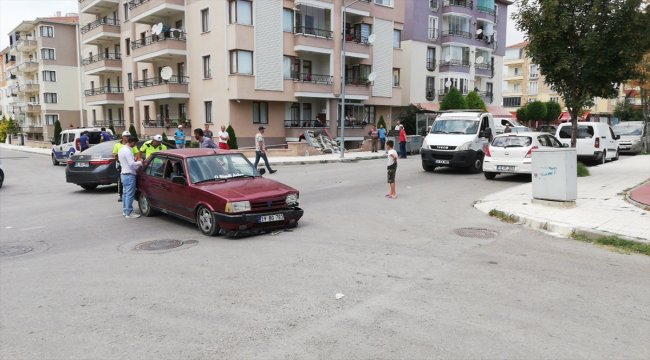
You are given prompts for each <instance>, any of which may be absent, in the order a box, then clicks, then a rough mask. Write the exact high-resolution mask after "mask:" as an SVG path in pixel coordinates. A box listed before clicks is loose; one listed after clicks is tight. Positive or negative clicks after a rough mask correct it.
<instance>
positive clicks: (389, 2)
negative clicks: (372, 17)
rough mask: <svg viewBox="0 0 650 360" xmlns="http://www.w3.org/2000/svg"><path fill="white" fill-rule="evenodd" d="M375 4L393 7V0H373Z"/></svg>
mask: <svg viewBox="0 0 650 360" xmlns="http://www.w3.org/2000/svg"><path fill="white" fill-rule="evenodd" d="M375 4H377V5H383V6H390V7H393V0H375Z"/></svg>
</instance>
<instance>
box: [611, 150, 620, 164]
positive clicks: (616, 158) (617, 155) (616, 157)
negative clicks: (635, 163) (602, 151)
mask: <svg viewBox="0 0 650 360" xmlns="http://www.w3.org/2000/svg"><path fill="white" fill-rule="evenodd" d="M618 158H619V153H618V149H616V155H615V156H614V158H613V159H612V160H613V161H616V160H618Z"/></svg>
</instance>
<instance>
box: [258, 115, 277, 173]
mask: <svg viewBox="0 0 650 360" xmlns="http://www.w3.org/2000/svg"><path fill="white" fill-rule="evenodd" d="M257 129H258V130H259V132H258V133H257V135H255V165H253V166H254V167H255V168H256V169H257V164H259V163H260V158H262V159H264V164H266V168H267V169H268V170H269V173H270V174H273V173H274V172H276V171H277V170H273V169H271V165H269V159H268V158H267V157H266V144H264V129H265V127H264V126H260V127H259V128H257Z"/></svg>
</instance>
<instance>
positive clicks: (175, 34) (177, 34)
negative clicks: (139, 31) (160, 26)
mask: <svg viewBox="0 0 650 360" xmlns="http://www.w3.org/2000/svg"><path fill="white" fill-rule="evenodd" d="M146 1H148V0H146ZM164 40H177V41H185V40H187V37H186V33H184V32H182V31H180V30H173V31H172V30H171V29H169V30H167V31H163V32H162V33H161V34H160V35H150V36H147V37H145V38H142V39H138V40H136V41H134V42H132V43H131V49H139V48H141V47H143V46H147V45H151V44H154V43H157V42H159V41H164Z"/></svg>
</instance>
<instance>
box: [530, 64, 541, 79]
mask: <svg viewBox="0 0 650 360" xmlns="http://www.w3.org/2000/svg"><path fill="white" fill-rule="evenodd" d="M528 77H529V78H531V79H537V78H538V77H539V66H538V65H535V64H533V65H530V67H529V71H528Z"/></svg>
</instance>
